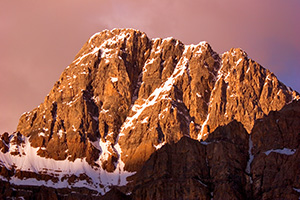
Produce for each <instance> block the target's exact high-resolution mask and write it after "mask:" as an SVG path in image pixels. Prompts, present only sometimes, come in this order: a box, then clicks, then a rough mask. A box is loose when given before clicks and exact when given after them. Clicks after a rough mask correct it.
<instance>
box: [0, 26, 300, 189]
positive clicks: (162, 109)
mask: <svg viewBox="0 0 300 200" xmlns="http://www.w3.org/2000/svg"><path fill="white" fill-rule="evenodd" d="M298 99H299V94H298V93H297V92H295V91H293V90H292V89H290V88H288V87H286V86H285V85H284V84H282V83H281V82H280V81H278V79H277V78H276V76H275V75H274V74H273V73H271V72H270V71H268V70H267V69H265V68H263V67H262V66H260V65H259V64H258V63H256V62H255V61H253V60H252V59H250V58H248V57H247V54H246V53H245V52H244V51H242V50H241V49H231V50H230V51H228V52H225V53H224V54H222V55H219V54H217V53H216V52H214V51H213V49H212V48H211V46H210V45H209V44H208V43H206V42H201V43H199V44H198V45H184V44H183V43H182V42H180V41H179V40H176V39H174V38H166V39H149V38H148V37H147V35H146V34H145V33H143V32H140V31H137V30H132V29H114V30H112V31H108V30H106V31H103V32H101V33H97V34H95V35H94V36H92V37H91V38H90V39H89V40H88V41H87V42H86V44H85V45H84V46H83V47H82V49H81V50H80V51H79V53H78V54H77V55H76V57H75V59H74V61H73V62H72V63H71V64H70V65H69V66H68V67H67V68H66V69H65V70H64V72H63V73H62V75H61V77H60V78H59V80H58V81H57V82H56V83H55V85H54V87H53V89H52V90H51V91H50V93H49V94H48V95H47V97H46V98H45V100H44V102H43V103H42V104H41V105H39V106H38V107H37V108H35V109H34V110H32V111H31V112H27V113H24V114H23V115H22V116H21V118H20V121H19V124H18V128H17V132H16V133H15V134H13V135H8V134H3V135H2V137H1V139H2V140H1V143H0V148H1V151H2V153H3V155H4V156H5V155H7V154H10V155H14V156H20V157H26V156H28V155H26V152H28V151H27V150H26V151H25V150H24V148H25V147H24V146H26V145H29V144H30V146H31V147H33V148H34V149H36V153H37V154H38V155H39V156H40V157H43V158H49V159H54V160H60V161H65V160H68V161H71V162H73V161H76V159H78V158H84V159H85V160H86V162H87V163H88V164H89V165H90V166H92V167H93V169H99V170H103V171H105V172H111V173H112V172H116V170H117V171H119V172H120V173H121V172H125V171H129V172H134V171H137V170H139V169H141V168H142V166H143V164H144V163H145V161H146V160H147V159H148V158H149V157H150V155H151V154H153V152H155V151H156V150H157V149H159V148H161V147H162V146H164V145H165V144H173V143H176V142H178V141H179V140H180V139H181V138H182V137H184V136H187V137H190V138H192V139H196V140H205V139H206V138H207V137H210V136H209V135H210V133H212V132H213V131H215V130H216V129H217V128H218V127H220V126H225V125H227V124H229V123H231V122H232V121H237V122H239V123H240V125H241V126H243V128H245V132H246V133H248V134H250V133H251V131H252V129H253V126H254V123H255V121H256V120H257V119H261V118H263V117H265V116H266V115H268V114H269V113H270V111H278V110H281V109H282V108H283V107H284V106H285V105H287V104H289V103H291V102H292V101H293V100H295V101H296V100H297V101H298ZM243 130H244V129H243ZM242 132H243V131H242ZM262 134H263V133H262ZM243 137H244V136H243ZM245 137H246V136H245ZM247 137H248V136H247ZM253 137H254V136H253ZM246 141H248V139H246ZM196 146H197V145H196ZM246 146H247V147H248V143H247V144H246ZM195 148H196V149H195V151H200V150H201V149H200V150H199V148H198V147H195ZM197 148H198V149H197ZM201 148H202V147H201ZM241 153H242V154H243V153H245V152H244V150H243V151H242V152H241ZM246 153H247V151H246ZM197 162H198V161H197ZM199 162H202V161H199ZM242 162H243V163H244V162H245V161H244V160H243V161H242ZM7 165H9V163H6V164H5V166H7ZM17 167H18V166H17ZM22 170H24V169H22ZM22 170H21V171H22ZM203 173H204V172H203ZM259 173H261V172H259ZM100 179H101V178H100ZM100 182H101V181H100ZM206 192H207V191H206Z"/></svg>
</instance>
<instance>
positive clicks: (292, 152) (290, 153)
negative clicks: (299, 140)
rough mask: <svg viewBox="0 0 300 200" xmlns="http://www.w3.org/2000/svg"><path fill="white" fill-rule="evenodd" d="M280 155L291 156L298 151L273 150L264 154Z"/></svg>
mask: <svg viewBox="0 0 300 200" xmlns="http://www.w3.org/2000/svg"><path fill="white" fill-rule="evenodd" d="M273 152H274V153H279V154H283V155H288V156H291V155H293V154H294V153H296V149H289V148H283V149H271V150H268V151H265V152H264V153H265V154H266V155H267V156H268V155H269V154H270V153H273Z"/></svg>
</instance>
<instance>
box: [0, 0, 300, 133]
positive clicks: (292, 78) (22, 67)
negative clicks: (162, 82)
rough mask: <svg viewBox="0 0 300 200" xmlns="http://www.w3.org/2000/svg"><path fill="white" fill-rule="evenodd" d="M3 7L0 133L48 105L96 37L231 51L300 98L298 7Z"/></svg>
mask: <svg viewBox="0 0 300 200" xmlns="http://www.w3.org/2000/svg"><path fill="white" fill-rule="evenodd" d="M43 2H44V1H34V0H27V1H23V0H20V1H16V0H13V1H8V0H5V1H1V2H0V34H1V37H0V94H1V96H0V111H1V112H0V133H2V132H4V131H8V132H12V131H15V130H16V127H17V124H18V119H19V117H20V116H21V114H22V113H23V112H26V111H31V110H32V109H33V108H35V107H37V106H38V105H39V104H40V103H42V102H43V100H44V97H45V96H46V95H47V93H48V92H49V91H50V90H51V88H52V86H53V85H54V83H55V81H56V80H58V78H59V76H60V74H61V73H62V71H63V70H64V69H65V67H66V66H67V65H69V64H70V63H71V62H72V60H73V58H74V56H75V55H76V53H77V52H78V51H79V50H80V48H81V47H82V45H83V44H84V43H85V42H86V41H87V40H88V38H89V37H90V36H91V35H93V34H94V33H95V32H99V31H102V30H104V29H113V28H121V27H123V28H125V27H127V28H135V29H139V30H141V31H144V32H146V33H147V35H148V36H149V37H150V38H155V37H162V38H163V37H169V36H173V37H174V38H176V39H179V40H181V41H182V42H184V43H185V44H197V43H199V42H200V41H203V40H206V41H208V42H209V43H210V44H211V46H212V47H213V49H214V50H215V51H217V52H218V53H220V54H221V53H223V52H224V51H227V50H229V49H230V48H232V47H240V48H242V49H244V50H245V51H246V52H247V53H248V55H249V56H250V57H251V58H253V59H254V60H256V61H257V62H259V63H260V64H261V65H263V66H264V67H265V68H268V69H270V70H271V71H273V72H274V73H275V74H276V75H277V77H278V78H279V79H280V80H281V81H282V82H284V83H285V84H286V85H288V86H291V87H292V88H293V89H295V90H297V91H300V78H298V76H299V74H300V23H299V19H300V12H299V10H300V1H299V0H288V1H284V0H264V1H261V0H252V1H241V0H226V1H221V0H186V1H183V0H148V1H145V0H139V1H138V0H128V1H126V0H110V1H108V0H106V1H105V0H97V1H96V0H85V1H83V0H62V1H58V0H54V1H48V2H47V3H43Z"/></svg>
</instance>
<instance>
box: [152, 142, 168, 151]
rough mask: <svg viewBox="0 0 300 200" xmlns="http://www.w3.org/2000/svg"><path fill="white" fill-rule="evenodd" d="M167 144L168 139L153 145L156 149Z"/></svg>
mask: <svg viewBox="0 0 300 200" xmlns="http://www.w3.org/2000/svg"><path fill="white" fill-rule="evenodd" d="M165 144H166V141H164V142H161V143H159V144H158V145H153V146H154V148H155V149H156V150H158V149H160V148H162V146H164V145H165Z"/></svg>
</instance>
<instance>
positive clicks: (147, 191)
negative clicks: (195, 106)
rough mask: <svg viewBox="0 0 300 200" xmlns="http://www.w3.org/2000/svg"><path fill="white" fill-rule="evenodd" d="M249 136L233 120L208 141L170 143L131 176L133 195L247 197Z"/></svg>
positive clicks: (197, 197) (190, 140)
mask: <svg viewBox="0 0 300 200" xmlns="http://www.w3.org/2000/svg"><path fill="white" fill-rule="evenodd" d="M248 138H249V136H248V134H247V132H246V130H245V129H244V128H243V125H242V124H241V123H238V122H236V121H233V122H231V123H229V124H228V125H226V126H223V127H219V128H217V129H216V130H215V131H214V132H213V133H211V134H210V135H209V137H208V138H207V140H206V141H205V142H201V143H200V142H199V141H196V140H193V139H191V138H188V137H182V138H181V140H180V141H179V142H177V143H175V144H166V145H165V146H163V147H162V148H161V149H159V150H158V151H156V152H155V153H154V154H152V155H151V157H150V158H149V160H148V161H147V162H145V164H144V166H143V168H142V169H141V170H140V171H139V172H138V173H137V174H136V175H134V176H133V177H131V178H133V179H134V180H135V182H134V185H135V186H134V189H133V192H132V196H133V199H211V198H214V199H224V198H225V199H247V189H248V188H246V186H247V184H248V183H247V175H246V174H245V168H246V166H247V160H248Z"/></svg>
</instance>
